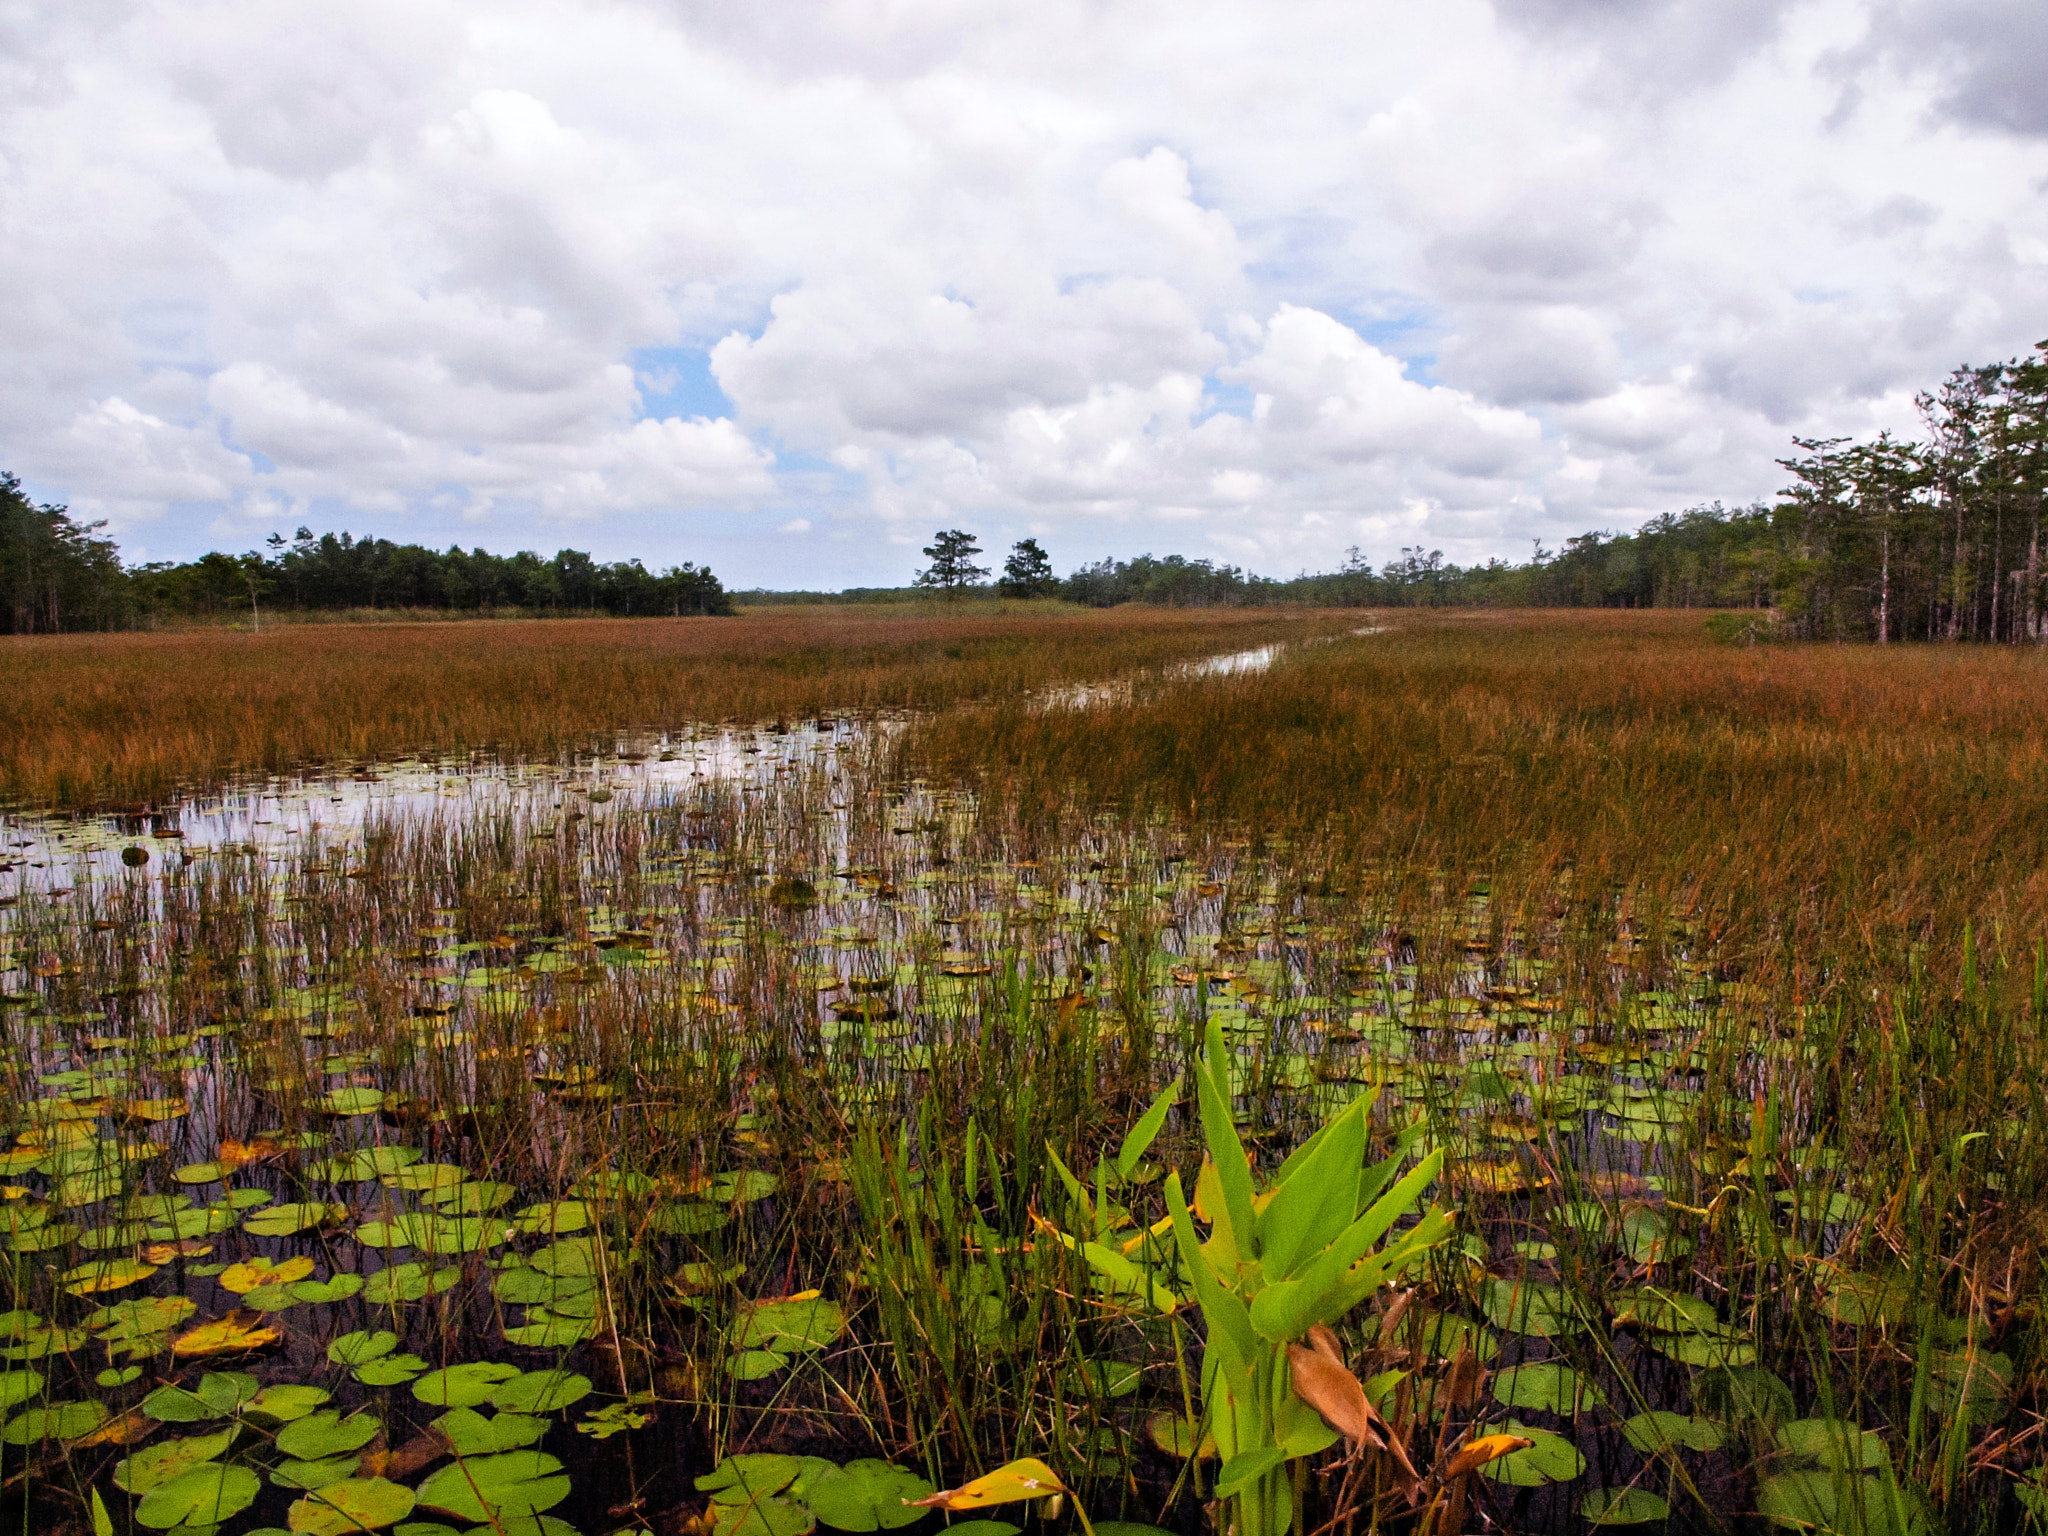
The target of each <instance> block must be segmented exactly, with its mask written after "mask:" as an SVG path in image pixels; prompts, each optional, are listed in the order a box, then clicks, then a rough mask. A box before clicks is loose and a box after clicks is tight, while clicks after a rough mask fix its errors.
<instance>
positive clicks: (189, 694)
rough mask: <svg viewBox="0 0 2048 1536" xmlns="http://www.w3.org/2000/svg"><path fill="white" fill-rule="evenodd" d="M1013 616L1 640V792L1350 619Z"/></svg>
mask: <svg viewBox="0 0 2048 1536" xmlns="http://www.w3.org/2000/svg"><path fill="white" fill-rule="evenodd" d="M1014 606H1015V605H982V606H978V605H975V604H971V603H970V604H961V605H958V607H948V606H947V605H944V604H931V605H924V606H920V607H915V608H911V609H910V610H909V611H907V612H906V611H905V610H903V609H901V608H889V609H877V608H867V607H845V608H830V607H817V608H805V609H797V610H775V611H764V612H761V613H758V614H751V615H747V616H744V617H741V618H737V619H564V620H532V621H511V622H502V623H495V622H478V623H474V624H433V625H405V624H394V625H376V626H329V625H298V626H291V627H284V628H279V629H275V630H270V631H266V632H263V633H260V634H238V633H232V632H227V631H222V630H217V629H216V630H204V631H188V632H183V633H176V634H157V635H148V634H122V635H66V636H54V637H14V638H8V639H5V640H0V659H4V661H5V663H6V665H7V668H8V675H9V686H8V688H7V689H6V690H4V694H0V802H12V803H14V804H17V805H31V806H34V805H55V806H61V807H74V806H95V805H106V804H117V803H130V804H132V803H139V802H145V801H152V800H159V799H163V798H165V797H168V796H172V795H175V794H177V793H179V792H181V791H190V790H193V789H203V788H206V787H210V786H215V785H218V784H220V783H221V782H223V781H224V780H225V779H226V778H227V777H229V776H230V775H231V774H235V773H276V772H283V771H287V770H291V769H295V768H300V767H304V766H306V765H308V764H315V763H322V762H337V761H352V762H364V761H374V760H376V759H378V758H384V757H398V756H406V755H409V754H413V753H417V752H422V751H433V752H441V753H450V754H456V755H460V754H462V753H464V752H473V751H486V752H498V753H504V754H508V755H515V756H516V755H522V754H523V755H532V754H541V755H554V754H556V753H559V752H562V751H565V750H574V749H579V748H586V747H589V746H591V745H592V744H601V745H604V746H606V747H609V746H610V745H611V744H612V743H613V742H614V741H615V740H616V739H617V737H618V736H619V734H620V733H621V732H624V731H631V730H636V729H647V728H659V727H663V726H668V725H674V724H679V723H688V722H693V721H705V720H726V719H742V720H748V721H753V720H772V719H776V718H784V719H788V718H793V717H800V716H803V715H807V714H816V713H819V712H821V711H824V712H830V711H840V712H849V711H861V710H873V709H883V708H899V709H900V708H920V709H929V708H938V707H941V706H944V705H947V704H951V703H954V702H956V701H958V700H961V699H968V698H998V697H1009V696H1016V695H1019V694H1021V693H1023V692H1026V691H1028V690H1033V689H1040V688H1045V687H1050V686H1053V685H1056V684H1062V683H1072V682H1078V681H1084V680H1087V679H1090V678H1097V677H1105V676H1111V675H1115V674H1119V673H1124V672H1130V671H1135V670H1139V669H1143V668H1150V667H1158V666H1161V665H1163V664H1165V663H1167V662H1171V661H1177V660H1182V659H1186V658H1189V657H1194V656H1201V655H1205V654H1209V653H1213V652H1216V651H1223V650H1231V649H1237V648H1240V647H1242V646H1251V645H1258V644H1263V643H1265V642H1267V641H1269V640H1273V639H1277V638H1281V637H1284V636H1287V635H1296V634H1303V633H1314V632H1323V631H1329V630H1333V629H1335V628H1337V627H1339V625H1340V623H1341V621H1340V620H1337V619H1332V618H1328V617H1320V618H1319V617H1316V616H1313V615H1300V614H1293V615H1275V614H1271V613H1263V612H1262V613H1239V612H1230V611H1219V610H1203V611H1200V612H1176V611H1158V610H1147V611H1138V610H1131V609H1125V610H1118V611H1116V612H1113V613H1108V614H1102V613H1095V612H1090V611H1073V610H1058V611H1052V612H1037V611H1031V612H1021V613H1020V612H1016V611H1014Z"/></svg>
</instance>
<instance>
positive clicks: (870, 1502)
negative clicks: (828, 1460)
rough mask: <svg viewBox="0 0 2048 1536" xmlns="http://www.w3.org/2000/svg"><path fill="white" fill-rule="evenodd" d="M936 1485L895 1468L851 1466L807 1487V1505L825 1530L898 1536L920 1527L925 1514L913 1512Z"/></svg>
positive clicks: (860, 1463) (864, 1464) (831, 1471)
mask: <svg viewBox="0 0 2048 1536" xmlns="http://www.w3.org/2000/svg"><path fill="white" fill-rule="evenodd" d="M931 1491H932V1485H931V1484H930V1483H928V1482H926V1481H925V1480H924V1479H923V1478H921V1477H919V1476H918V1475H917V1474H916V1473H915V1472H912V1471H911V1470H910V1469H909V1468H907V1467H899V1466H897V1465H896V1464H895V1463H894V1462H888V1461H877V1460H864V1461H849V1462H848V1463H847V1464H846V1465H845V1466H843V1467H831V1468H827V1469H825V1470H823V1471H820V1472H819V1473H818V1475H817V1476H815V1477H812V1478H808V1479H806V1481H805V1486H804V1492H803V1499H804V1502H805V1503H806V1504H808V1505H810V1507H811V1512H812V1513H813V1514H815V1515H816V1516H817V1517H818V1519H819V1521H820V1522H821V1523H822V1524H825V1525H829V1526H831V1527H833V1528H834V1529H835V1530H841V1531H893V1530H895V1529H897V1528H898V1527H899V1526H905V1525H915V1524H916V1523H917V1522H918V1521H919V1520H921V1519H922V1518H923V1517H924V1515H925V1513H926V1512H925V1511H924V1510H922V1509H916V1508H912V1507H908V1506H909V1505H910V1503H911V1501H914V1500H917V1499H922V1498H924V1497H926V1496H927V1495H928V1494H930V1493H931Z"/></svg>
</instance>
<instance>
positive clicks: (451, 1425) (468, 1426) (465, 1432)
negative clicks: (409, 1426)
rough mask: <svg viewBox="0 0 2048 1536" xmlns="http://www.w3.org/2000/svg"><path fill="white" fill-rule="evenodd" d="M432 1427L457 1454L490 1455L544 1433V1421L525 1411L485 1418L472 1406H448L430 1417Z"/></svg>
mask: <svg viewBox="0 0 2048 1536" xmlns="http://www.w3.org/2000/svg"><path fill="white" fill-rule="evenodd" d="M434 1428H435V1429H437V1430H439V1431H440V1433H441V1437H442V1438H443V1439H444V1440H446V1441H447V1442H448V1444H449V1447H450V1448H451V1449H452V1450H453V1451H454V1452H455V1454H456V1455H458V1456H491V1455H495V1454H496V1453H498V1452H500V1451H516V1450H521V1449H523V1448H524V1447H526V1446H529V1445H532V1444H533V1443H534V1442H535V1441H536V1440H538V1439H540V1437H541V1436H542V1435H544V1434H546V1433H547V1428H548V1421H547V1420H546V1419H540V1418H535V1417H533V1416H532V1415H531V1414H525V1413H499V1414H493V1415H492V1416H491V1417H489V1418H486V1417H485V1416H484V1415H482V1414H480V1413H478V1412H477V1411H476V1410H475V1409H474V1408H450V1409H449V1410H448V1411H447V1412H446V1413H444V1414H442V1415H441V1417H439V1418H438V1419H436V1420H434Z"/></svg>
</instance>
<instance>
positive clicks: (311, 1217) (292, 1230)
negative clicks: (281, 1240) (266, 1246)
mask: <svg viewBox="0 0 2048 1536" xmlns="http://www.w3.org/2000/svg"><path fill="white" fill-rule="evenodd" d="M346 1220H348V1207H347V1206H345V1205H339V1204H334V1203H332V1202H329V1201H325V1200H314V1201H303V1202H299V1203H295V1204H292V1205H274V1206H271V1207H270V1208H269V1209H268V1210H263V1211H258V1212H257V1213H256V1214H255V1215H254V1216H251V1217H250V1218H249V1220H248V1222H247V1223H246V1224H245V1225H244V1226H243V1228H242V1230H243V1231H245V1232H247V1233H249V1234H250V1235H251V1236H252V1237H292V1236H295V1235H296V1234H298V1233H300V1232H305V1231H308V1230H310V1229H311V1228H314V1227H338V1226H340V1225H341V1224H342V1223H343V1222H345V1221H346Z"/></svg>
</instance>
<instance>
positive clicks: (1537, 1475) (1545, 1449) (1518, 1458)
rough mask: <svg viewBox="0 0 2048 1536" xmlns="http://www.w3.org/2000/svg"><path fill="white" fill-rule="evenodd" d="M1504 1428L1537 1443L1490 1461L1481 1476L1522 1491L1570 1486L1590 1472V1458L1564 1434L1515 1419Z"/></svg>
mask: <svg viewBox="0 0 2048 1536" xmlns="http://www.w3.org/2000/svg"><path fill="white" fill-rule="evenodd" d="M1502 1429H1503V1430H1504V1432H1505V1433H1507V1434H1510V1435H1518V1436H1520V1437H1521V1438H1522V1439H1524V1440H1532V1441H1534V1442H1535V1444H1533V1445H1530V1446H1528V1447H1526V1448H1525V1449H1523V1450H1519V1451H1511V1452H1509V1453H1508V1454H1507V1455H1505V1456H1503V1457H1501V1458H1500V1459H1499V1460H1498V1461H1489V1462H1488V1463H1487V1464H1486V1465H1485V1466H1483V1467H1481V1468H1480V1469H1479V1475H1480V1476H1481V1477H1489V1478H1492V1479H1493V1481H1495V1482H1497V1483H1511V1484H1513V1485H1514V1486H1515V1487H1518V1488H1535V1487H1538V1486H1540V1485H1541V1484H1544V1483H1568V1482H1570V1481H1571V1480H1572V1479H1573V1478H1575V1477H1577V1476H1579V1475H1580V1474H1581V1473H1582V1472H1584V1471H1585V1470H1586V1458H1585V1457H1583V1456H1581V1455H1580V1454H1579V1448H1578V1447H1577V1446H1575V1445H1573V1444H1572V1443H1571V1441H1569V1440H1567V1439H1565V1437H1564V1436H1563V1435H1554V1434H1552V1433H1551V1432H1550V1431H1549V1430H1547V1429H1537V1428H1535V1427H1533V1426H1532V1425H1528V1424H1523V1423H1520V1422H1518V1421H1516V1420H1514V1419H1510V1420H1508V1422H1507V1423H1506V1424H1505V1425H1503V1426H1502Z"/></svg>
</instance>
